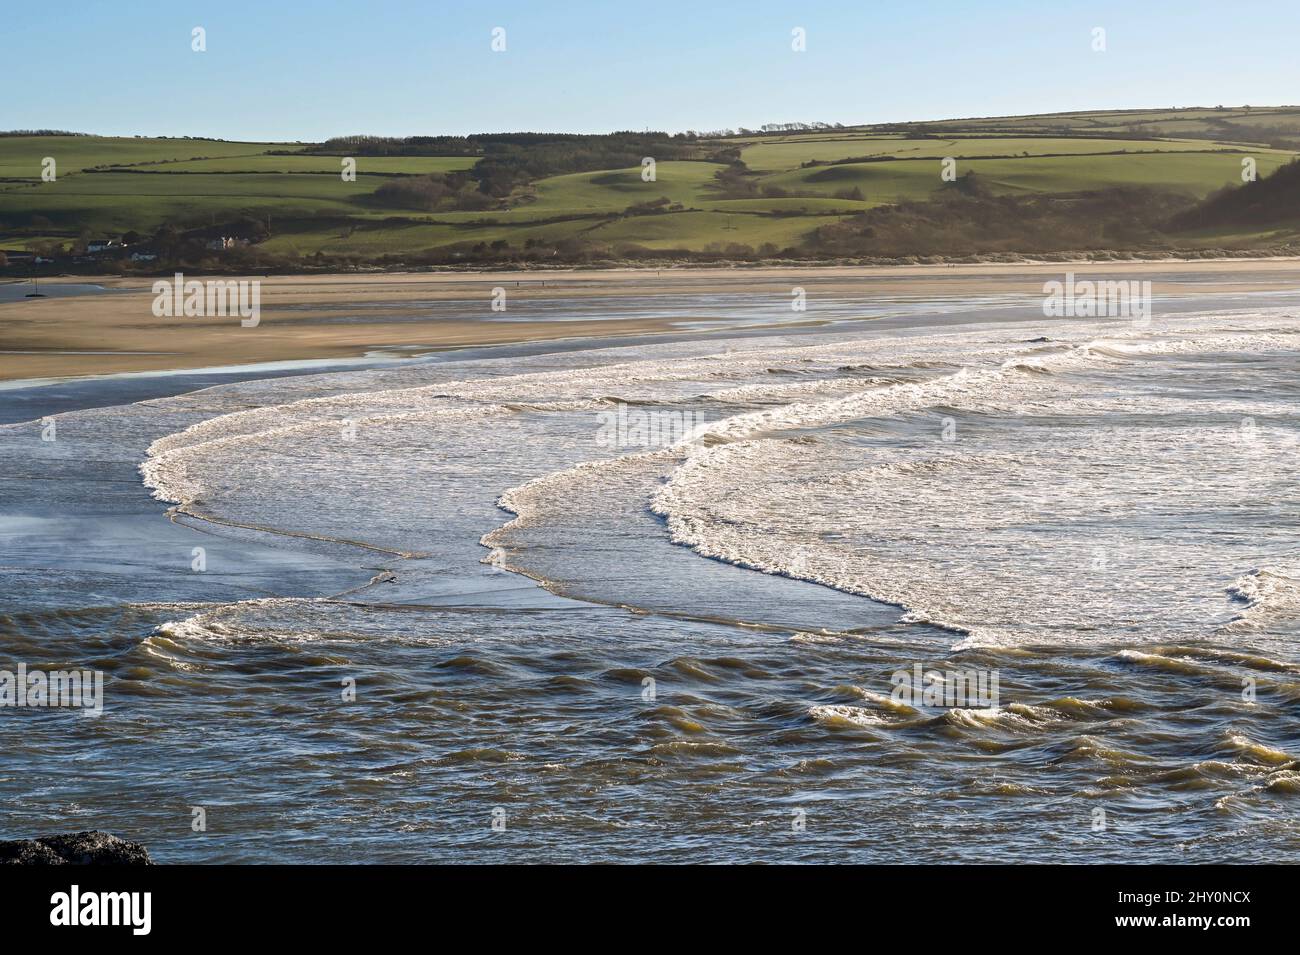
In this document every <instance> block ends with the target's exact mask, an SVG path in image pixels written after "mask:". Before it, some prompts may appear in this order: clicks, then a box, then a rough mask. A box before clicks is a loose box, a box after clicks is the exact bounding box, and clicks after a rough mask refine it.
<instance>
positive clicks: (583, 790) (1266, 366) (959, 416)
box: [0, 294, 1300, 863]
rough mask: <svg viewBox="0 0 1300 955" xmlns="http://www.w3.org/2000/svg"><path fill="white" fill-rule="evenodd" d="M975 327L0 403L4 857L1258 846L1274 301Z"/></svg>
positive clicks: (1291, 548) (85, 390)
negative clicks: (27, 674)
mask: <svg viewBox="0 0 1300 955" xmlns="http://www.w3.org/2000/svg"><path fill="white" fill-rule="evenodd" d="M696 304H697V306H698V308H696V311H697V312H699V313H700V314H702V315H705V316H706V317H707V316H709V315H711V313H710V311H709V309H710V308H712V307H713V306H714V305H715V304H716V303H713V302H711V301H707V300H706V301H702V302H700V303H696ZM1013 305H1014V303H1009V302H1006V301H1000V300H999V301H992V300H986V301H984V300H982V301H971V302H964V303H963V302H954V303H950V304H949V305H948V306H946V307H943V308H940V307H938V306H936V305H935V303H931V302H925V303H914V304H913V305H912V306H910V307H909V308H907V309H902V310H901V311H900V310H899V309H897V308H895V309H893V310H892V311H891V310H887V309H885V310H882V309H879V308H878V307H876V306H875V305H874V304H873V303H870V302H865V301H864V302H863V303H860V307H858V308H857V310H856V311H855V303H853V302H852V301H843V300H842V301H838V302H836V303H835V308H834V315H833V323H832V324H829V325H827V326H824V327H811V328H801V329H791V328H785V327H782V326H781V325H780V324H779V323H777V322H776V320H775V319H774V318H767V317H763V316H759V317H757V318H756V319H753V320H750V319H751V318H753V317H752V316H750V317H746V316H745V315H744V314H738V315H733V314H732V313H731V312H728V313H726V314H722V313H719V314H718V315H717V316H714V318H716V321H717V322H718V323H719V325H718V327H719V328H720V330H718V331H714V332H712V333H711V334H710V335H709V336H708V337H700V336H698V335H692V336H686V335H683V336H680V337H681V338H682V339H684V340H678V341H653V340H640V341H637V342H635V343H633V344H611V345H609V346H605V347H600V346H599V345H598V343H593V342H586V343H581V347H578V345H577V344H575V343H569V344H566V345H550V346H532V347H529V348H527V349H518V348H516V349H499V350H492V349H483V350H479V351H476V352H474V353H472V354H463V355H455V354H452V355H445V354H444V355H437V356H430V357H427V358H423V359H412V360H408V361H403V362H400V363H386V364H381V365H378V366H374V367H366V368H359V369H358V368H352V369H348V370H341V371H331V372H324V373H315V374H293V375H285V376H279V377H274V378H252V379H247V380H235V381H224V382H222V383H218V384H211V382H210V379H208V378H202V377H198V378H194V379H193V380H191V379H189V378H186V377H184V376H181V377H177V378H175V379H174V380H173V382H172V385H173V387H172V389H171V391H168V390H167V389H165V388H163V387H162V386H157V388H156V389H155V390H146V391H143V392H142V391H140V388H141V387H142V386H141V385H140V384H139V383H138V382H136V383H132V384H130V385H129V386H127V385H123V384H121V383H120V382H119V383H117V384H111V383H107V382H105V383H99V384H98V385H96V386H94V387H91V386H90V385H82V386H78V387H77V388H71V387H70V386H62V387H61V389H58V390H57V392H56V393H55V394H57V395H58V397H55V398H53V399H51V401H52V403H51V404H50V406H49V409H48V410H45V408H44V407H43V406H42V400H43V399H42V397H41V394H40V393H39V389H33V390H27V391H23V390H21V389H19V390H11V391H10V392H0V413H4V414H6V415H8V417H5V418H0V420H7V421H12V422H13V423H10V424H4V425H0V670H4V669H8V670H14V669H15V668H16V667H17V665H18V664H19V663H23V664H25V665H26V666H27V667H28V668H29V669H44V670H47V671H53V670H59V669H73V668H77V669H88V670H92V671H99V672H102V673H103V674H104V699H103V712H102V713H101V714H100V715H98V716H94V715H87V714H84V713H82V712H80V711H78V710H76V709H70V708H40V707H25V708H16V707H9V708H0V732H3V734H4V746H3V748H2V749H0V820H3V822H2V823H0V838H23V837H30V836H33V835H37V834H44V833H49V832H56V831H73V830H81V829H91V828H98V829H105V830H109V831H112V832H114V833H116V834H118V835H121V836H124V837H126V838H130V839H136V840H139V841H141V842H143V843H144V844H145V845H147V846H148V847H149V849H150V851H151V852H152V853H153V854H154V856H155V858H156V859H158V860H159V861H163V862H506V861H526V862H602V861H605V862H639V861H659V862H706V861H707V862H837V861H844V862H879V863H907V862H1014V861H1035V862H1184V861H1185V862H1212V861H1213V862H1253V861H1265V862H1284V861H1288V860H1289V859H1291V858H1292V857H1293V856H1294V853H1295V851H1296V849H1297V848H1300V721H1298V719H1297V716H1298V714H1300V650H1298V648H1297V638H1298V637H1300V482H1298V481H1297V476H1298V474H1300V323H1298V322H1297V315H1298V314H1300V295H1297V296H1296V297H1295V301H1291V300H1290V299H1288V298H1287V297H1286V296H1279V295H1268V296H1258V297H1253V296H1251V295H1247V294H1243V295H1241V296H1238V297H1236V298H1235V299H1234V300H1233V301H1231V302H1225V301H1217V300H1216V301H1215V302H1213V303H1212V307H1205V303H1196V302H1190V301H1183V302H1180V303H1165V307H1164V308H1161V307H1157V309H1156V314H1155V316H1154V318H1153V319H1152V320H1151V321H1150V322H1132V321H1128V320H1123V319H1110V320H1103V319H1087V320H1068V319H1047V318H1043V317H1042V316H1041V312H1039V313H1038V314H1037V315H1035V314H1034V311H1033V309H1032V308H1029V309H1027V310H1026V309H1024V308H1021V309H1020V310H1016V309H1015V308H1014V307H1013ZM583 307H584V308H587V309H590V308H593V307H596V306H594V305H593V304H592V303H591V302H586V303H584V305H583ZM636 307H637V306H636V305H635V304H625V305H623V306H620V308H621V309H622V311H621V312H620V314H625V313H626V312H627V310H628V309H633V310H635V308H636ZM643 307H644V309H645V310H646V312H647V313H652V312H654V311H655V309H654V308H652V307H650V306H648V305H646V306H643ZM742 311H743V310H742ZM873 316H881V317H879V318H873ZM855 317H856V318H864V317H865V318H872V320H869V321H857V320H855ZM709 320H710V321H713V320H714V319H713V318H710V319H709ZM693 330H698V328H694V329H693ZM152 387H153V386H151V388H152ZM128 388H129V389H130V390H123V389H128ZM92 392H93V393H92ZM6 394H9V395H10V396H11V397H10V399H9V403H8V404H7V405H4V401H5V395H6ZM115 396H116V397H115ZM20 400H21V402H22V403H21V405H18V404H16V402H18V401H20ZM18 408H21V410H22V411H23V412H24V413H25V412H28V411H30V412H31V414H30V416H29V417H27V418H26V419H25V420H18V419H19V418H22V417H23V415H20V414H18V412H17V411H16V410H15V409H18ZM51 421H53V424H54V426H55V427H54V431H53V433H52V434H51V433H50V429H49V423H50V422H51ZM918 668H919V670H920V672H923V673H937V674H944V675H946V677H945V682H944V685H945V686H947V685H949V684H951V683H952V682H953V679H952V675H953V674H980V675H983V676H985V677H990V678H995V685H996V691H997V694H996V696H997V698H996V699H995V700H988V699H978V700H970V699H955V700H954V699H951V698H948V699H944V698H940V699H935V700H932V699H921V698H915V699H900V698H899V694H898V692H897V690H898V687H899V681H900V677H899V674H905V675H906V674H912V673H915V672H917V669H918ZM198 820H201V825H200V822H199V821H198Z"/></svg>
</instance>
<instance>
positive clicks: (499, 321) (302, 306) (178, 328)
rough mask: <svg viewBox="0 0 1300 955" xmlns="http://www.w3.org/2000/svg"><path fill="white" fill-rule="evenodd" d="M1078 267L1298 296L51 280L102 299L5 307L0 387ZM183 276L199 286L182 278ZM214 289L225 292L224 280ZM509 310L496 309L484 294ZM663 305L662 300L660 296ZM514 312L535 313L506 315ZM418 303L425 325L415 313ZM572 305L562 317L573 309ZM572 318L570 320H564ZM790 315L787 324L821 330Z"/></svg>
mask: <svg viewBox="0 0 1300 955" xmlns="http://www.w3.org/2000/svg"><path fill="white" fill-rule="evenodd" d="M1067 271H1073V272H1075V273H1077V274H1078V275H1080V276H1092V277H1098V278H1107V279H1143V280H1145V279H1150V280H1151V281H1152V283H1153V290H1154V292H1155V294H1156V295H1157V296H1159V295H1192V294H1219V295H1223V294H1232V293H1244V292H1270V291H1278V292H1281V291H1294V290H1296V289H1297V288H1300V262H1298V261H1297V260H1295V259H1259V260H1240V259H1238V260H1225V261H1213V262H1206V261H1196V262H1177V261H1160V262H1116V263H1078V264H1066V263H1046V264H1008V265H990V264H975V265H936V266H904V267H898V266H894V267H848V266H845V267H827V268H752V269H662V270H655V269H623V270H586V271H581V270H574V271H547V272H537V271H531V272H481V273H463V272H458V273H446V272H440V273H429V272H421V273H383V274H374V275H310V276H293V275H289V276H261V277H253V278H257V279H258V280H259V281H260V282H261V317H260V324H259V325H258V326H257V327H256V328H244V327H241V325H240V323H239V319H238V317H221V318H185V317H179V318H178V317H163V318H159V317H155V316H154V314H153V310H152V305H153V301H154V294H153V291H152V285H153V283H154V281H156V279H155V278H125V279H124V278H116V277H109V278H101V279H87V278H85V277H76V278H68V279H66V280H57V279H56V280H47V281H46V282H44V283H43V284H42V289H43V290H45V291H47V292H48V291H51V288H50V287H51V286H54V287H55V288H54V290H55V291H58V287H59V286H61V285H85V284H86V283H87V282H94V283H95V284H98V285H101V286H103V287H104V289H106V290H108V291H105V292H98V293H95V294H82V295H57V296H51V297H49V298H40V299H20V300H17V301H12V300H11V301H7V302H0V380H16V379H31V378H62V377H78V376H87V375H106V374H116V373H121V372H140V371H159V370H177V369H189V368H212V367H214V366H231V365H247V364H254V363H262V362H275V361H293V360H304V359H325V360H339V359H345V358H355V357H359V356H363V355H366V354H367V353H370V352H374V351H382V350H384V349H399V348H400V349H410V350H411V351H412V353H419V352H420V351H430V350H438V349H444V348H459V347H465V346H474V345H494V344H507V343H517V342H533V341H555V340H562V339H576V338H594V337H599V338H625V337H631V336H645V335H655V334H663V333H667V332H670V331H673V330H674V329H678V328H681V327H682V323H683V320H684V319H687V318H689V317H690V316H689V315H684V314H683V313H682V312H681V311H680V310H678V311H677V312H676V313H674V314H667V315H663V316H656V315H654V314H653V308H651V309H650V310H649V311H650V314H647V312H646V310H641V311H640V312H638V313H637V314H635V315H634V316H633V317H625V318H620V317H608V318H592V317H589V316H588V315H586V314H584V313H585V312H586V309H584V308H582V307H581V306H582V303H583V302H584V301H588V300H591V299H597V298H600V299H618V298H626V299H629V300H630V299H631V298H632V297H640V298H647V297H648V298H649V299H650V300H651V302H653V301H655V300H656V297H660V296H669V297H671V296H675V295H684V296H685V295H694V296H707V295H712V296H726V295H728V294H738V295H748V296H764V295H768V294H770V295H771V296H772V297H773V300H774V301H777V300H780V301H789V300H790V296H791V290H792V289H793V288H794V287H795V286H801V287H804V288H805V289H807V293H808V296H809V299H810V301H815V297H816V296H818V295H825V296H848V295H853V296H859V297H862V298H864V299H871V298H873V297H880V298H900V299H909V298H911V299H921V298H935V299H942V298H946V297H949V296H951V297H953V298H954V300H956V299H958V298H963V299H970V298H971V297H973V296H981V295H1025V296H1034V295H1041V294H1042V285H1043V282H1044V281H1046V280H1048V279H1050V278H1053V277H1059V276H1061V275H1063V274H1064V273H1065V272H1067ZM186 278H187V279H203V278H204V276H201V275H197V274H193V273H191V274H189V275H187V276H186ZM218 278H224V280H226V281H230V278H229V277H218ZM497 288H500V289H504V290H505V294H506V310H505V311H504V312H500V311H493V309H492V302H493V295H494V289H497ZM657 300H658V301H664V299H662V298H659V299H657ZM512 302H523V303H528V304H530V305H532V306H539V305H546V306H548V307H547V308H545V309H541V308H537V307H534V308H531V309H530V310H529V314H528V315H527V316H522V315H521V316H519V317H517V318H516V317H514V316H512V315H511V312H510V307H511V303H512ZM424 303H427V304H428V306H429V307H428V312H427V314H423V313H422V312H421V307H422V305H423V304H424ZM570 303H571V304H572V305H573V308H572V309H571V310H570V309H569V308H568V307H567V305H568V304H570ZM575 314H576V315H578V316H581V317H574V315H575ZM814 315H815V312H813V311H812V309H811V308H810V310H809V312H808V313H799V312H795V311H793V310H792V311H791V313H790V321H789V323H788V324H790V325H800V324H807V323H809V322H810V321H815V318H813V316H814Z"/></svg>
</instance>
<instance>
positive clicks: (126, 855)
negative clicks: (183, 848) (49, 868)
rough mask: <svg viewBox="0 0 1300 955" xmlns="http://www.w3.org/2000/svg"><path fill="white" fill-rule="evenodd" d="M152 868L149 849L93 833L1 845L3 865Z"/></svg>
mask: <svg viewBox="0 0 1300 955" xmlns="http://www.w3.org/2000/svg"><path fill="white" fill-rule="evenodd" d="M6 864H7V865H153V860H152V859H150V858H149V850H148V849H146V848H145V847H144V846H142V845H140V843H138V842H128V841H127V840H125V839H119V838H118V837H117V836H114V835H110V834H109V833H107V832H99V831H98V830H92V831H90V832H74V833H68V834H66V835H61V836H41V837H40V838H37V839H18V840H15V841H13V842H0V865H6Z"/></svg>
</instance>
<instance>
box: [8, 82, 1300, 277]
mask: <svg viewBox="0 0 1300 955" xmlns="http://www.w3.org/2000/svg"><path fill="white" fill-rule="evenodd" d="M1292 136H1294V137H1295V142H1292V140H1291V138H1290V137H1292ZM1297 144H1300V108H1292V107H1269V108H1250V109H1247V108H1238V109H1227V110H1222V109H1191V110H1133V111H1115V112H1094V113H1071V114H1055V115H1047V116H1013V117H995V118H984V119H981V118H976V119H963V120H946V121H939V122H924V123H901V124H890V125H887V126H877V127H857V128H840V129H834V130H818V131H809V132H805V133H787V134H783V135H779V136H777V135H772V136H758V135H747V136H740V137H734V138H730V139H722V140H714V141H710V142H708V143H702V144H701V146H702V152H701V156H700V158H699V159H698V160H697V161H687V160H679V161H662V162H659V163H658V164H657V167H656V170H655V172H656V177H655V181H653V182H646V181H644V180H643V178H642V170H641V168H640V167H639V166H633V167H622V168H612V169H600V170H595V171H587V172H579V173H571V174H566V175H557V176H549V177H542V178H538V179H531V180H529V181H524V182H521V183H519V184H518V185H517V186H515V187H513V188H512V190H511V191H510V194H509V195H502V196H499V197H498V198H496V199H492V200H490V201H489V200H487V199H484V200H483V203H482V204H483V205H485V206H486V208H482V209H479V208H473V207H472V206H471V207H467V208H466V209H458V208H456V207H455V205H453V204H447V205H444V206H437V205H430V204H428V203H425V204H421V203H419V202H417V201H416V200H414V199H412V200H411V201H410V203H409V204H407V205H403V204H402V202H403V201H405V200H398V202H397V204H394V200H393V198H392V193H391V190H390V192H389V193H379V194H378V195H377V191H379V190H381V189H382V188H383V187H384V186H385V184H391V183H394V182H398V181H400V180H402V179H404V178H408V179H409V178H410V177H426V176H430V175H434V176H438V175H445V174H448V173H457V172H469V171H470V170H471V168H472V167H473V166H474V164H475V162H477V161H478V159H479V157H477V156H418V155H416V156H405V155H384V156H358V157H357V158H356V172H357V175H356V179H355V181H344V180H343V178H342V176H341V175H340V172H341V169H342V166H343V164H342V157H341V156H338V155H322V154H320V153H319V152H311V151H305V150H309V148H310V147H309V146H308V144H301V143H278V144H277V143H237V142H221V141H214V140H198V139H195V140H190V139H150V138H101V137H91V136H4V137H0V248H7V249H11V250H14V249H25V248H39V247H48V246H49V245H50V244H51V243H55V244H60V243H61V244H63V245H64V247H65V248H72V247H73V245H74V243H75V242H77V241H78V239H80V240H81V241H85V240H86V239H87V238H106V237H113V236H118V235H121V234H123V233H125V232H127V231H135V232H138V233H140V234H142V235H144V236H149V235H151V234H153V233H154V232H155V231H157V230H158V229H159V228H160V227H162V226H164V225H165V224H166V225H171V226H174V227H176V228H177V229H180V230H202V229H205V228H206V229H218V230H219V229H220V228H221V227H222V226H223V225H225V224H227V223H231V222H234V221H236V220H245V221H247V220H250V219H255V220H257V221H259V222H261V223H264V224H265V226H266V228H267V229H269V237H267V238H266V240H265V242H263V243H262V244H261V245H260V246H259V248H264V249H266V250H267V251H270V252H276V253H282V254H288V255H301V256H310V255H314V254H316V253H326V254H331V255H349V254H350V255H352V256H357V257H374V256H379V255H401V254H404V253H423V252H427V251H428V250H432V249H439V248H447V247H457V248H460V247H462V246H464V247H468V246H479V245H482V244H491V243H497V245H498V247H499V246H500V245H501V244H502V243H505V244H506V245H507V246H508V247H509V248H512V249H519V248H524V247H530V248H532V247H535V246H537V245H539V244H540V245H546V244H554V243H558V242H563V241H568V240H581V241H584V242H588V243H597V244H602V245H604V246H606V247H608V248H609V249H610V250H611V251H614V252H617V251H618V250H620V249H622V250H626V249H629V248H634V247H639V248H643V249H648V250H672V249H683V250H690V251H694V252H707V251H724V250H726V249H728V248H735V247H737V246H748V247H750V248H752V249H755V250H758V249H760V248H763V249H766V250H767V251H768V253H770V252H771V251H773V250H784V249H792V250H797V249H799V248H800V247H801V245H803V244H804V243H805V242H806V241H807V239H808V237H809V236H810V235H811V234H812V233H813V232H814V231H815V230H816V229H818V227H819V226H822V225H826V224H828V223H835V222H839V221H841V220H842V219H844V218H845V217H847V216H852V215H854V214H855V213H860V212H863V211H865V210H868V209H872V208H875V207H878V206H881V205H891V204H896V203H900V202H909V201H925V200H927V199H931V198H934V197H935V196H936V195H937V194H939V193H940V192H941V191H943V190H945V189H949V188H950V186H949V184H947V183H945V182H944V180H943V179H942V178H941V175H940V174H941V171H942V161H943V160H944V159H945V158H946V157H951V158H953V159H955V160H956V170H957V173H958V174H959V175H960V174H965V173H971V172H973V173H975V174H976V178H977V179H978V181H979V183H980V184H981V185H982V187H983V188H984V190H985V191H986V193H987V194H990V195H995V196H997V195H1007V196H1017V195H1030V194H1063V193H1076V192H1082V191H1088V190H1100V189H1108V188H1111V187H1116V186H1140V187H1147V188H1149V189H1153V190H1162V191H1167V192H1171V193H1177V194H1180V195H1183V196H1187V197H1195V198H1200V197H1204V196H1206V195H1208V194H1209V193H1211V192H1213V191H1214V190H1217V189H1220V188H1222V187H1223V186H1226V185H1232V184H1238V183H1240V182H1241V169H1242V160H1243V159H1244V158H1246V157H1251V158H1253V159H1254V161H1255V162H1256V164H1257V167H1258V172H1259V174H1260V175H1265V174H1267V173H1268V172H1270V171H1272V170H1274V169H1276V168H1278V167H1279V166H1281V165H1283V164H1285V163H1287V162H1289V161H1290V160H1292V159H1293V158H1294V157H1295V156H1296V151H1295V149H1296V145H1297ZM704 147H707V149H708V150H710V151H711V152H710V153H709V154H708V155H706V154H705V153H704V152H703V148H704ZM719 150H734V152H733V153H732V155H738V156H739V158H740V160H741V162H742V163H743V164H744V167H743V171H744V177H743V178H744V183H745V184H746V190H747V191H745V190H738V189H736V188H734V187H733V188H730V189H728V188H724V186H723V184H722V183H720V182H719V181H718V179H717V178H716V175H717V173H719V172H720V171H722V170H725V169H727V168H728V167H727V165H726V163H725V162H722V161H718V158H717V152H718V151H719ZM45 157H53V158H54V159H55V160H56V162H57V172H58V178H57V180H56V181H54V182H45V181H43V180H42V178H41V171H42V160H43V159H44V158H45ZM724 158H726V157H724ZM710 159H712V161H709V160H710ZM411 181H416V180H411ZM480 198H481V197H480ZM658 200H666V201H665V202H662V203H660V205H659V208H658V209H657V210H655V211H652V212H651V210H648V209H646V208H635V207H642V206H644V204H646V203H651V202H656V201H658ZM647 212H649V213H650V214H646V213H647ZM1288 234H1293V232H1291V233H1289V232H1288V230H1287V229H1286V228H1285V227H1283V228H1280V229H1279V228H1270V229H1267V230H1259V231H1251V232H1242V233H1240V234H1239V235H1235V234H1232V233H1225V232H1223V231H1222V230H1220V231H1218V232H1214V233H1209V232H1206V233H1199V234H1189V235H1188V236H1187V240H1188V241H1189V242H1192V243H1211V242H1217V243H1222V242H1231V241H1234V239H1239V240H1240V241H1241V242H1242V243H1244V244H1259V243H1264V242H1267V241H1274V240H1276V239H1277V237H1278V236H1279V235H1288Z"/></svg>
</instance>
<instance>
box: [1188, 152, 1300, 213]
mask: <svg viewBox="0 0 1300 955" xmlns="http://www.w3.org/2000/svg"><path fill="white" fill-rule="evenodd" d="M1293 220H1300V160H1293V161H1292V162H1289V163H1287V164H1286V165H1285V166H1281V167H1280V168H1278V169H1275V170H1274V171H1273V172H1272V173H1270V174H1269V175H1267V176H1261V177H1260V178H1259V179H1256V180H1255V181H1254V182H1247V183H1243V184H1242V185H1240V186H1225V187H1224V188H1223V189H1220V190H1219V191H1218V192H1215V193H1213V194H1212V195H1210V196H1208V197H1207V198H1206V199H1205V201H1204V202H1201V203H1199V204H1197V205H1196V206H1195V207H1193V208H1191V209H1188V210H1186V211H1184V212H1182V213H1180V214H1178V215H1176V216H1175V217H1174V218H1173V220H1172V222H1171V225H1172V226H1173V227H1174V228H1178V229H1201V228H1207V227H1210V226H1219V225H1271V224H1274V223H1278V222H1286V221H1293Z"/></svg>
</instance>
